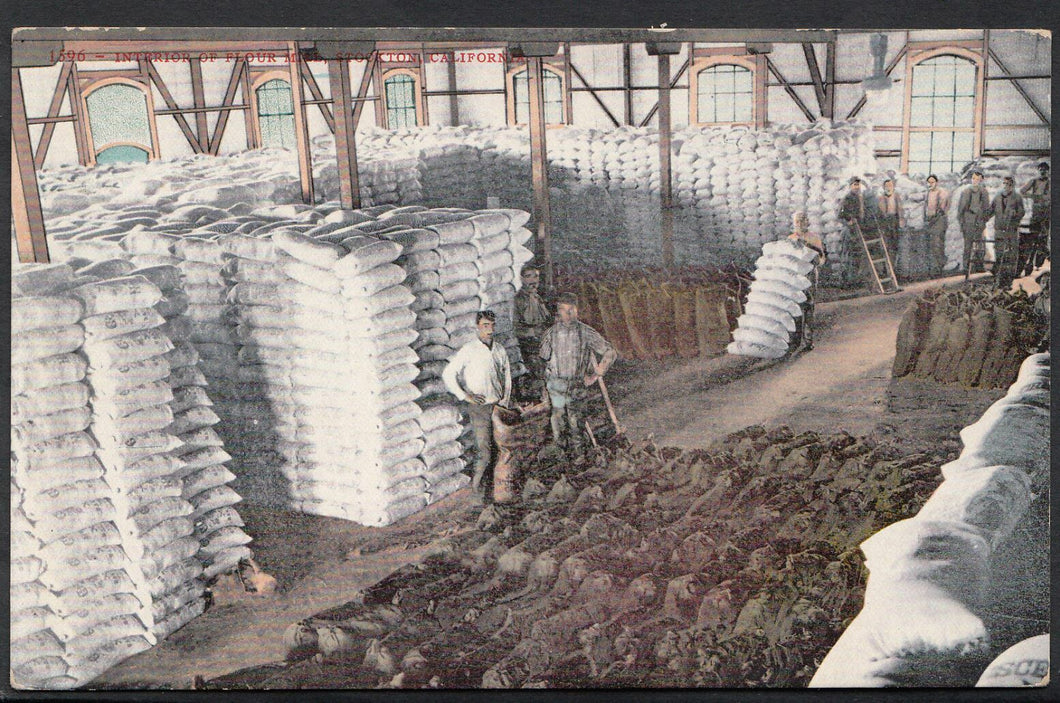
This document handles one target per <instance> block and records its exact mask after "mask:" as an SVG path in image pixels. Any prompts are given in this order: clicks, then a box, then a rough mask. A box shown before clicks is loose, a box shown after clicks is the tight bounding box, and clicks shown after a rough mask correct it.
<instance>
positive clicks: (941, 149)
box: [907, 54, 977, 173]
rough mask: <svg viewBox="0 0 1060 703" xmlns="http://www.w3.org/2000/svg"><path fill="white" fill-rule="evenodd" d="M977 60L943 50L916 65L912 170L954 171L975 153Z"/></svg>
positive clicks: (912, 95) (911, 111) (912, 100)
mask: <svg viewBox="0 0 1060 703" xmlns="http://www.w3.org/2000/svg"><path fill="white" fill-rule="evenodd" d="M976 71H977V67H976V65H975V62H973V61H972V60H970V59H966V58H963V57H961V56H955V55H952V54H943V55H941V56H935V57H932V58H930V59H927V60H925V61H921V62H919V63H917V64H915V65H914V66H913V75H912V84H911V86H910V95H909V97H910V101H909V116H908V119H909V126H910V127H919V128H930V131H918V132H912V133H910V134H909V162H908V167H907V170H908V171H909V172H910V173H929V172H933V171H934V172H940V173H952V172H955V171H957V170H959V169H960V168H961V167H962V166H963V165H964V164H966V163H968V162H969V161H971V160H972V159H973V158H974V156H975V154H974V148H975V147H974V142H975V139H974V134H973V132H972V131H971V130H972V129H973V128H974V127H975V86H976V78H977V76H976Z"/></svg>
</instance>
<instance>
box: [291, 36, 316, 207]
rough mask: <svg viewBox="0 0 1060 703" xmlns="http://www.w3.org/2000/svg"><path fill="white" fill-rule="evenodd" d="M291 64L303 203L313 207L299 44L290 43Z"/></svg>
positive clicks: (292, 101) (295, 135) (299, 176)
mask: <svg viewBox="0 0 1060 703" xmlns="http://www.w3.org/2000/svg"><path fill="white" fill-rule="evenodd" d="M289 47H290V48H289V52H288V55H289V56H290V59H291V60H290V62H289V64H288V66H287V68H288V70H289V76H288V79H289V81H290V85H291V105H292V107H293V112H294V141H295V148H296V149H297V151H298V178H299V181H300V182H301V186H302V202H304V203H306V204H307V205H312V204H313V202H314V193H313V157H312V154H311V153H310V150H309V128H308V125H307V124H306V115H305V105H304V104H303V103H302V100H303V99H304V97H305V96H304V94H303V93H302V67H301V64H302V59H301V56H299V54H298V45H297V42H289Z"/></svg>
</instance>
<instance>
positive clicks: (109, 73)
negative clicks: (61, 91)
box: [78, 68, 143, 83]
mask: <svg viewBox="0 0 1060 703" xmlns="http://www.w3.org/2000/svg"><path fill="white" fill-rule="evenodd" d="M78 78H79V80H80V81H81V82H82V83H93V82H95V81H100V80H103V79H104V78H128V79H129V80H131V81H141V80H143V77H142V74H141V73H140V69H139V68H114V69H100V70H94V71H85V70H82V71H81V72H80V73H79V74H78Z"/></svg>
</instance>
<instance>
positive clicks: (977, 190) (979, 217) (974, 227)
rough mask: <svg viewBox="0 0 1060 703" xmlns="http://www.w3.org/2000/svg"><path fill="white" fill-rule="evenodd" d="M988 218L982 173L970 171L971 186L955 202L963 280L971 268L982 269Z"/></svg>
mask: <svg viewBox="0 0 1060 703" xmlns="http://www.w3.org/2000/svg"><path fill="white" fill-rule="evenodd" d="M989 218H990V193H988V192H987V190H986V186H984V185H983V172H982V171H979V170H975V171H972V185H971V186H969V187H968V188H966V189H965V190H964V192H963V193H961V199H960V200H959V201H958V202H957V220H958V221H959V222H960V223H961V234H962V235H964V259H963V262H964V280H966V281H967V280H968V276H969V275H971V273H972V266H975V267H976V268H978V269H979V270H982V268H983V229H984V228H985V227H986V221H987V220H988V219H989Z"/></svg>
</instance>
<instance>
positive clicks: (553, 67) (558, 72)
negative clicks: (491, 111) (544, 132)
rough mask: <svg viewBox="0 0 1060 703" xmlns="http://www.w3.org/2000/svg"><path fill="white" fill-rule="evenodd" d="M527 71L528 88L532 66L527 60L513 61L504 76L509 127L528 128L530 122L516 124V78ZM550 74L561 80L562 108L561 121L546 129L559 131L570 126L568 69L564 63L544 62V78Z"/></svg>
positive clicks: (542, 68) (560, 105) (560, 104)
mask: <svg viewBox="0 0 1060 703" xmlns="http://www.w3.org/2000/svg"><path fill="white" fill-rule="evenodd" d="M523 71H526V72H527V74H526V80H527V86H528V87H529V85H530V66H529V64H527V62H526V61H525V60H519V61H517V62H516V61H513V62H512V63H511V65H510V66H509V67H508V71H507V73H506V74H505V76H504V82H505V93H506V98H507V99H506V102H507V106H506V108H507V110H506V111H507V115H506V118H507V122H508V126H509V127H526V126H527V125H528V124H529V123H528V122H516V121H515V120H516V110H515V76H516V75H518V74H520V73H522V72H523ZM546 72H548V73H551V74H553V75H554V76H556V78H558V79H559V94H560V101H559V108H560V116H561V118H560V121H559V122H552V123H546V124H545V128H546V129H557V128H560V127H566V126H567V125H569V124H570V114H569V112H568V111H567V102H568V96H569V95H570V86H569V85H568V83H567V80H566V68H565V65H564V62H563V61H560V60H557V61H542V62H541V73H542V77H544V74H545V73H546Z"/></svg>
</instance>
